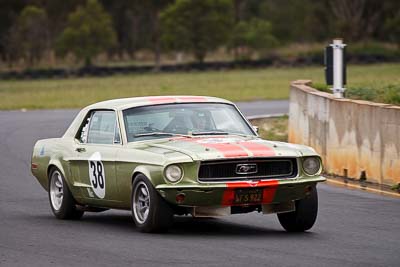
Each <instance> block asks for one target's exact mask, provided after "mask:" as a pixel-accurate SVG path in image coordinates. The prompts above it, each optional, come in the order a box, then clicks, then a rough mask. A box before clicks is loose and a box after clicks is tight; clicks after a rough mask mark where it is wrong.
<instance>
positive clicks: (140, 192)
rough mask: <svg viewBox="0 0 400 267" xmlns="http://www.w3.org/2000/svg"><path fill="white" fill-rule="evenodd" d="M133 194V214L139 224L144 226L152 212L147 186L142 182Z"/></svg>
mask: <svg viewBox="0 0 400 267" xmlns="http://www.w3.org/2000/svg"><path fill="white" fill-rule="evenodd" d="M134 190H135V191H134V192H133V213H134V215H135V219H136V221H137V222H139V223H141V224H143V223H144V222H145V221H146V220H147V217H148V216H149V211H150V192H149V188H148V187H147V185H146V184H145V183H144V182H142V181H140V182H139V183H138V184H137V185H136V187H135V189H134Z"/></svg>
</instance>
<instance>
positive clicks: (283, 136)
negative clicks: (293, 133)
mask: <svg viewBox="0 0 400 267" xmlns="http://www.w3.org/2000/svg"><path fill="white" fill-rule="evenodd" d="M288 119H289V118H288V116H282V117H274V118H265V119H254V120H251V124H252V125H254V126H258V133H259V135H260V136H261V138H263V139H267V140H271V141H281V142H287V141H288Z"/></svg>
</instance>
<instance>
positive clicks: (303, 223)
mask: <svg viewBox="0 0 400 267" xmlns="http://www.w3.org/2000/svg"><path fill="white" fill-rule="evenodd" d="M317 214H318V193H317V188H316V187H315V186H314V187H313V189H312V190H311V192H310V195H309V196H307V197H306V198H304V199H300V200H297V201H296V210H295V211H292V212H285V213H278V219H279V222H280V223H281V225H282V227H283V228H285V230H286V231H288V232H304V231H307V230H309V229H311V227H313V225H314V223H315V221H316V220H317Z"/></svg>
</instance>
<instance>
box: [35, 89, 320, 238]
mask: <svg viewBox="0 0 400 267" xmlns="http://www.w3.org/2000/svg"><path fill="white" fill-rule="evenodd" d="M31 169H32V173H33V175H34V176H35V177H36V178H37V179H38V181H39V183H40V184H41V185H42V186H43V187H44V188H45V189H46V191H48V195H49V201H50V207H51V209H52V211H53V213H54V215H55V216H56V217H57V218H59V219H79V218H81V217H82V215H83V213H84V212H85V211H103V210H106V209H109V208H114V209H127V210H131V211H132V217H133V220H134V221H135V224H136V225H137V227H138V228H139V229H140V230H141V231H143V232H154V231H165V230H167V229H168V227H169V226H170V225H171V223H172V222H173V216H174V214H177V215H186V214H191V215H192V216H194V217H214V216H222V215H229V214H235V213H247V212H252V211H258V212H262V213H264V214H268V213H277V214H278V218H279V221H280V223H281V225H282V226H283V228H284V229H286V230H287V231H305V230H308V229H310V228H311V227H312V226H313V224H314V222H315V220H316V217H317V211H318V198H317V189H316V184H317V183H318V182H322V181H324V180H325V178H324V177H322V176H321V172H322V164H321V159H320V157H319V156H318V155H317V154H316V152H315V151H314V150H313V149H312V148H310V147H306V146H301V145H294V144H288V143H282V142H272V141H266V140H262V139H260V138H259V137H258V136H257V133H256V131H255V129H254V128H253V127H252V126H251V125H250V124H249V122H248V121H247V120H246V119H245V118H244V117H243V115H242V114H241V113H240V112H239V110H238V109H237V108H236V106H235V105H234V104H233V103H231V102H229V101H226V100H223V99H219V98H214V97H200V96H156V97H138V98H126V99H115V100H109V101H104V102H100V103H96V104H93V105H91V106H88V107H86V108H84V109H82V110H81V111H80V112H79V114H78V115H77V116H76V118H75V120H74V121H73V122H72V124H71V125H70V127H69V128H68V129H67V131H66V132H65V134H64V136H63V137H61V138H53V139H44V140H39V141H37V143H36V144H35V146H34V149H33V155H32V164H31Z"/></svg>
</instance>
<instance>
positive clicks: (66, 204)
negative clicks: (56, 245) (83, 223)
mask: <svg viewBox="0 0 400 267" xmlns="http://www.w3.org/2000/svg"><path fill="white" fill-rule="evenodd" d="M49 200H50V207H51V210H52V211H53V213H54V215H55V216H56V217H57V218H58V219H62V220H71V219H80V218H81V217H82V215H83V211H81V210H77V208H76V203H75V200H74V198H73V197H72V194H71V191H70V190H69V188H68V185H67V183H66V182H65V179H64V177H63V175H62V174H61V172H60V171H59V170H58V169H57V168H53V169H52V170H51V171H50V177H49Z"/></svg>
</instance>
